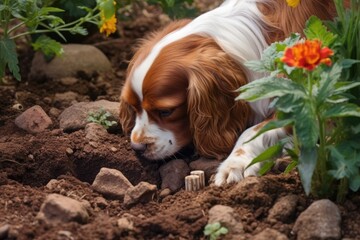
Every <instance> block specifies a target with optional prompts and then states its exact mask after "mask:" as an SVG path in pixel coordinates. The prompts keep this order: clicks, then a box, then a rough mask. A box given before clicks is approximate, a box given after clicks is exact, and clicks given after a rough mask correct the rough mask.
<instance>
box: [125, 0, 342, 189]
mask: <svg viewBox="0 0 360 240" xmlns="http://www.w3.org/2000/svg"><path fill="white" fill-rule="evenodd" d="M335 12H336V11H335V6H334V3H333V1H331V0H301V2H300V4H299V5H298V6H297V7H295V8H292V7H289V6H288V5H287V3H286V1H285V0H226V1H224V2H223V3H222V5H220V6H219V7H218V8H215V9H214V10H211V11H209V12H207V13H204V14H202V15H200V16H199V17H197V18H195V19H194V20H179V21H174V22H171V23H170V24H169V25H168V26H166V27H165V28H164V29H162V30H160V31H156V32H153V33H152V34H150V35H149V36H148V37H147V38H145V39H143V40H142V41H141V42H140V43H139V46H138V47H137V49H136V51H135V54H134V56H133V58H132V59H131V61H130V62H129V66H128V71H127V77H126V80H125V83H124V86H123V88H122V92H121V97H120V116H119V117H120V123H121V125H122V128H123V131H124V133H125V134H129V133H131V147H132V148H133V149H134V150H135V151H136V153H137V154H139V155H141V156H143V157H144V158H146V159H149V160H162V159H165V158H167V157H169V156H173V155H174V154H175V153H177V152H178V151H179V150H181V149H183V148H184V147H186V146H188V145H193V146H194V148H195V150H196V152H197V153H198V155H200V156H202V157H205V158H215V159H219V160H223V162H222V163H221V164H220V166H219V168H218V170H217V172H216V175H215V184H216V185H222V184H225V183H232V182H237V181H240V180H242V179H243V178H245V177H247V176H251V175H257V174H258V171H259V169H260V167H261V166H260V164H254V165H252V166H250V167H248V168H246V167H247V166H248V164H249V163H250V162H251V161H252V159H253V158H255V157H256V156H258V155H259V154H260V153H261V152H263V151H264V150H265V149H267V148H268V147H270V146H272V145H274V144H275V143H276V142H278V141H279V140H280V139H282V138H284V137H286V136H287V132H286V131H285V129H282V128H279V129H274V130H271V131H269V132H266V133H264V134H262V135H260V136H259V137H257V138H255V139H254V140H252V141H250V142H247V141H248V140H249V139H250V138H252V137H253V136H255V134H256V133H257V131H258V130H259V129H260V128H261V127H262V126H263V125H264V124H265V123H266V121H267V120H268V119H269V118H271V117H272V115H273V111H272V110H271V109H270V108H269V103H270V100H261V101H258V102H255V103H248V102H245V101H235V100H234V99H235V98H236V97H237V96H238V94H239V93H238V92H237V91H236V90H237V89H238V88H239V87H241V86H243V85H245V84H247V83H249V82H251V81H253V80H255V79H257V78H260V75H259V74H257V73H255V72H252V71H250V70H248V69H247V68H246V67H245V66H244V63H245V62H246V61H249V60H257V59H260V58H261V54H262V52H263V50H264V49H265V48H267V47H268V46H269V44H271V43H272V42H274V41H280V40H283V39H285V38H286V37H287V36H289V35H290V34H291V33H292V32H298V33H302V30H303V28H304V26H305V22H306V20H307V19H308V18H309V17H310V16H312V15H316V16H318V17H319V18H320V19H324V20H325V19H332V18H333V17H334V14H335Z"/></svg>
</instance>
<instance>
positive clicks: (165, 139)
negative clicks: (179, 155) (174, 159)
mask: <svg viewBox="0 0 360 240" xmlns="http://www.w3.org/2000/svg"><path fill="white" fill-rule="evenodd" d="M139 136H140V140H141V142H139V143H142V144H147V150H146V151H145V153H144V157H146V158H148V159H154V160H160V159H164V158H166V157H168V156H171V155H173V154H175V153H176V152H177V151H179V150H180V148H181V146H178V144H177V142H176V139H175V136H174V134H173V133H172V132H171V131H167V130H163V129H160V128H159V126H158V125H157V124H154V123H150V122H149V117H148V114H147V112H146V111H143V112H142V113H141V115H138V116H136V121H135V126H134V128H133V130H132V132H131V141H132V142H134V143H138V142H136V139H137V138H138V137H139Z"/></svg>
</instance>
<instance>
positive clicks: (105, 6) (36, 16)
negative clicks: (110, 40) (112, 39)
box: [0, 0, 115, 80]
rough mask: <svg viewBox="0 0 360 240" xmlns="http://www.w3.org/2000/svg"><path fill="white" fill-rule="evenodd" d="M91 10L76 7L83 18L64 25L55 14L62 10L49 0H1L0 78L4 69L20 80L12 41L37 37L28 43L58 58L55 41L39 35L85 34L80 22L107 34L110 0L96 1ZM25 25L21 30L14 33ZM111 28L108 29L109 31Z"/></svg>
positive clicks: (110, 7)
mask: <svg viewBox="0 0 360 240" xmlns="http://www.w3.org/2000/svg"><path fill="white" fill-rule="evenodd" d="M96 3H97V4H96V5H95V7H94V8H88V7H80V6H79V9H81V10H83V11H84V12H86V14H85V16H83V17H80V18H78V19H76V20H74V21H71V22H68V23H66V22H64V20H63V19H62V18H61V17H58V16H56V14H57V13H60V12H63V10H62V9H60V8H56V7H52V6H51V5H50V4H52V1H50V0H47V1H46V0H44V1H41V0H4V1H2V3H0V28H2V30H3V35H1V36H0V53H1V54H0V79H1V78H2V77H3V76H4V75H5V70H6V68H8V69H9V70H10V72H11V73H12V75H13V76H14V77H15V78H16V79H17V80H20V79H21V76H20V69H19V66H18V57H17V53H16V42H15V40H16V39H18V38H20V37H24V36H28V35H34V34H39V35H40V34H41V35H40V36H39V37H38V38H37V39H36V40H35V41H34V43H33V44H32V46H33V48H34V49H35V50H40V51H43V52H44V53H45V54H46V55H60V54H61V53H62V52H63V50H62V47H61V45H60V43H59V42H57V41H55V40H53V39H51V38H50V37H48V36H46V35H42V34H46V33H50V32H52V33H56V34H57V35H58V36H60V37H61V38H62V39H63V40H64V41H66V39H65V37H64V35H63V33H64V32H70V33H71V34H81V35H86V34H87V30H86V29H85V28H84V27H83V26H82V25H83V24H84V23H92V24H95V25H97V26H99V27H101V28H100V30H104V31H105V32H106V33H107V34H108V33H109V26H110V27H112V26H111V25H108V24H107V21H108V20H109V19H111V18H112V16H114V15H115V5H114V1H113V0H97V1H96ZM23 26H25V31H22V32H20V33H19V32H18V30H19V29H20V28H21V27H23ZM104 26H105V27H104ZM113 28H114V27H112V28H111V30H113Z"/></svg>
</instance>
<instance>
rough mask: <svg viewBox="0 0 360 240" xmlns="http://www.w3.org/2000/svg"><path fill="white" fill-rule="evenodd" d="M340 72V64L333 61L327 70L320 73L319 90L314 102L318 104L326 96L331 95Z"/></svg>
mask: <svg viewBox="0 0 360 240" xmlns="http://www.w3.org/2000/svg"><path fill="white" fill-rule="evenodd" d="M341 72H342V66H341V65H340V64H338V63H335V64H334V65H333V66H332V68H331V70H330V71H329V72H323V73H322V74H321V80H320V82H319V90H318V92H317V94H316V104H317V105H318V106H320V105H321V104H322V103H323V102H324V101H325V100H326V99H327V98H328V97H330V96H331V95H333V92H334V86H335V84H336V82H337V81H338V80H339V79H340V76H341Z"/></svg>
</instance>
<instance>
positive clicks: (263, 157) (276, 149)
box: [246, 142, 284, 168]
mask: <svg viewBox="0 0 360 240" xmlns="http://www.w3.org/2000/svg"><path fill="white" fill-rule="evenodd" d="M283 146H284V144H283V143H282V142H278V143H277V144H275V145H273V146H271V147H269V148H268V149H266V150H265V151H263V152H262V153H260V155H259V156H257V157H256V158H254V159H253V160H252V161H251V163H250V164H249V165H247V166H246V168H249V167H250V166H252V165H254V164H256V163H260V162H264V161H267V160H269V159H273V158H275V157H278V156H279V154H280V153H281V151H282V149H283Z"/></svg>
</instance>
